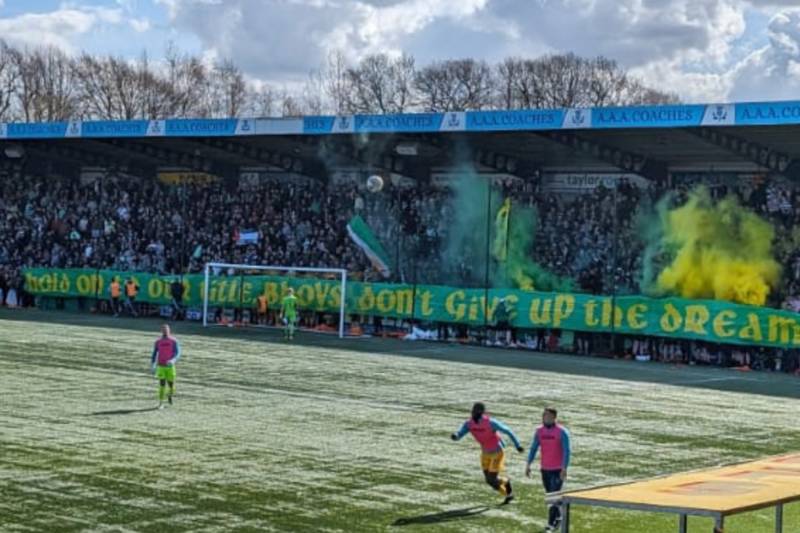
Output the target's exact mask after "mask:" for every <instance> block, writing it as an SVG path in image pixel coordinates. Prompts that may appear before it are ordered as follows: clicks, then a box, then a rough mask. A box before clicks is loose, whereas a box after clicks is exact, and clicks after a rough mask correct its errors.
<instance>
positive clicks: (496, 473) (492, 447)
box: [451, 402, 525, 504]
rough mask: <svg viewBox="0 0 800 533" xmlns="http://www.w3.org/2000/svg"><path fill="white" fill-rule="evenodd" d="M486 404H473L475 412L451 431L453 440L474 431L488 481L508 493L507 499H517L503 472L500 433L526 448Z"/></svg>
mask: <svg viewBox="0 0 800 533" xmlns="http://www.w3.org/2000/svg"><path fill="white" fill-rule="evenodd" d="M485 412H486V406H485V405H483V404H482V403H480V402H478V403H476V404H475V405H473V406H472V416H471V417H470V419H469V420H467V421H466V422H464V423H463V424H462V425H461V428H460V429H459V430H458V431H456V432H455V433H453V434H452V435H451V438H452V439H453V440H460V439H461V438H462V437H463V436H464V435H466V434H467V433H472V436H473V437H475V440H476V441H478V444H480V445H481V470H483V476H484V479H485V480H486V483H487V484H488V485H489V486H490V487H492V488H493V489H495V490H496V491H498V492H499V493H500V494H502V495H503V496H505V499H504V500H503V503H504V504H506V503H509V502H511V500H513V499H514V492H513V489H512V488H511V480H510V479H508V477H504V476H502V473H503V472H504V471H505V469H506V454H505V444H504V443H503V439H501V438H500V435H499V434H498V432H499V433H504V434H505V435H508V438H509V439H511V442H513V443H514V447H515V448H516V449H517V451H518V452H519V453H522V452H524V451H525V449H524V448H523V447H522V446H521V445H520V443H519V439H517V436H516V435H514V432H513V431H511V429H510V428H509V427H508V426H506V425H505V424H503V423H502V422H500V421H499V420H495V419H494V418H491V417H489V416H488V415H486V414H485Z"/></svg>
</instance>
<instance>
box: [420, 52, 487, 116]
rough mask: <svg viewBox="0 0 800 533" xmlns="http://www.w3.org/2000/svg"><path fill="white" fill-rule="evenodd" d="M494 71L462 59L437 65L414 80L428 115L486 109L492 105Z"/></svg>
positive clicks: (479, 63)
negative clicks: (435, 112)
mask: <svg viewBox="0 0 800 533" xmlns="http://www.w3.org/2000/svg"><path fill="white" fill-rule="evenodd" d="M493 81H494V80H493V78H492V69H491V67H489V65H488V64H487V63H486V62H484V61H476V60H474V59H459V60H451V61H443V62H438V63H433V64H431V65H429V66H427V67H425V68H423V69H422V70H420V71H418V72H417V74H416V78H415V80H414V86H415V88H416V90H417V97H418V100H419V103H420V105H421V106H422V109H423V110H425V111H458V110H468V109H484V108H486V107H489V106H490V105H491V100H492V92H493V90H494V87H493Z"/></svg>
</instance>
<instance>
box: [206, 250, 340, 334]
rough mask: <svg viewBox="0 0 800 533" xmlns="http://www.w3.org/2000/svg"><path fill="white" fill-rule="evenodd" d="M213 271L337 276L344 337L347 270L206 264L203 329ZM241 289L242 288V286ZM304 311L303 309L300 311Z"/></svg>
mask: <svg viewBox="0 0 800 533" xmlns="http://www.w3.org/2000/svg"><path fill="white" fill-rule="evenodd" d="M212 269H221V270H228V269H234V270H240V271H242V272H244V271H254V270H258V271H264V270H269V271H273V272H275V271H278V272H289V273H294V272H309V273H316V274H336V275H337V276H338V277H339V283H340V290H341V295H342V296H341V298H340V302H339V338H340V339H341V338H343V337H344V321H345V295H346V294H347V292H345V291H346V289H347V270H345V269H343V268H310V267H283V266H269V265H267V266H264V265H243V264H233V263H206V266H205V269H204V272H203V274H204V275H203V279H204V281H205V283H204V285H203V327H207V326H208V307H209V303H208V296H209V289H210V280H211V270H212ZM240 276H242V278H243V276H244V274H240ZM240 287H241V286H240ZM300 310H301V311H302V309H300Z"/></svg>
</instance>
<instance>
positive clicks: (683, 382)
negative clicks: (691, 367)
mask: <svg viewBox="0 0 800 533" xmlns="http://www.w3.org/2000/svg"><path fill="white" fill-rule="evenodd" d="M715 381H761V380H760V379H753V378H741V377H738V376H727V377H723V378H708V379H693V380H689V381H674V382H670V383H668V384H669V385H695V384H697V383H712V382H715Z"/></svg>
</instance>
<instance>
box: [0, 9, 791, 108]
mask: <svg viewBox="0 0 800 533" xmlns="http://www.w3.org/2000/svg"><path fill="white" fill-rule="evenodd" d="M0 38H2V39H4V40H6V41H7V42H9V43H11V44H14V45H18V46H31V47H35V46H39V45H43V44H45V45H53V46H57V47H59V48H61V49H63V50H65V51H66V52H67V53H69V54H78V53H80V52H82V51H87V52H91V53H96V54H112V55H115V56H123V57H128V58H131V59H134V58H137V57H139V56H141V54H142V53H143V52H144V51H146V52H147V53H148V55H149V56H150V57H151V58H154V59H157V58H158V57H161V56H163V54H164V50H165V49H166V47H167V46H168V44H169V43H173V44H174V45H175V46H177V47H178V48H179V49H181V50H183V51H185V52H191V53H194V54H197V55H201V56H203V57H205V58H207V59H208V60H213V59H215V58H231V59H233V60H234V61H235V62H236V64H238V65H239V67H240V68H241V69H242V70H243V71H244V72H245V74H246V75H247V76H248V77H249V78H250V79H252V80H258V81H262V82H266V83H270V84H273V85H275V86H293V85H296V84H299V83H302V82H303V81H304V80H305V79H306V78H307V76H308V73H309V72H310V71H311V70H313V69H315V68H318V67H319V66H320V65H321V64H322V63H323V62H324V60H325V58H326V57H327V55H328V54H329V52H330V51H333V50H340V51H342V52H343V53H345V54H346V55H347V56H348V57H349V58H350V59H351V60H353V61H357V60H358V59H359V58H361V57H363V56H365V55H368V54H370V53H375V52H386V53H389V54H393V55H395V54H400V53H402V52H407V53H410V54H412V55H413V56H414V57H415V59H416V60H417V64H418V65H425V64H427V63H429V62H431V61H435V60H442V59H455V58H463V57H473V58H479V59H485V60H487V61H490V62H494V61H498V60H500V59H502V58H504V57H508V56H518V57H536V56H539V55H541V54H546V53H565V52H574V53H576V54H578V55H582V56H595V55H598V54H599V55H604V56H607V57H610V58H613V59H616V60H617V61H618V62H619V63H620V64H621V65H623V66H624V67H626V68H628V69H630V70H631V72H633V73H634V74H636V75H638V76H639V77H641V78H642V79H643V80H644V81H645V82H646V83H648V84H650V85H652V86H654V87H656V88H658V89H662V90H667V91H673V92H676V93H677V94H678V95H680V96H681V98H682V99H683V100H685V101H688V102H729V101H761V100H787V99H800V0H61V1H59V0H0Z"/></svg>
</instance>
